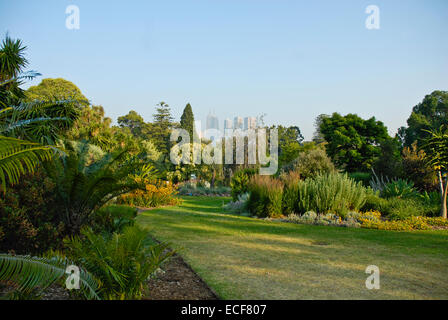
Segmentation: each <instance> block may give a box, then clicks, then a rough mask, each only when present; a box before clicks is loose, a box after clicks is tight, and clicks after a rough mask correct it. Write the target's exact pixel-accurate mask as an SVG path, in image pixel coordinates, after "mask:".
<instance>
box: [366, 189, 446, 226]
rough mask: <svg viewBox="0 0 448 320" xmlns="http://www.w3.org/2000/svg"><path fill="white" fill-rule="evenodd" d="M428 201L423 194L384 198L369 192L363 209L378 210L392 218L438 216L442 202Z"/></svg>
mask: <svg viewBox="0 0 448 320" xmlns="http://www.w3.org/2000/svg"><path fill="white" fill-rule="evenodd" d="M439 199H440V198H439ZM427 201H430V200H425V199H424V198H423V199H422V197H421V196H415V197H413V198H408V199H401V198H396V197H395V198H389V199H383V198H381V197H379V196H378V193H369V194H368V195H367V197H366V202H365V204H364V205H363V206H362V207H361V211H372V210H373V211H378V212H381V213H382V214H383V215H384V216H386V217H388V218H390V219H392V220H403V219H406V218H408V217H410V216H437V215H438V214H439V211H440V207H439V206H440V204H438V203H436V204H431V203H430V202H427ZM432 201H433V200H432Z"/></svg>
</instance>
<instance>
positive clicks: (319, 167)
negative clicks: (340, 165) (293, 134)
mask: <svg viewBox="0 0 448 320" xmlns="http://www.w3.org/2000/svg"><path fill="white" fill-rule="evenodd" d="M283 171H285V172H289V171H296V172H298V173H300V176H301V177H302V178H303V179H306V178H314V177H316V176H318V175H321V174H330V173H335V172H336V169H335V166H334V164H333V162H331V159H330V158H329V157H328V156H327V153H326V152H325V150H323V149H321V148H316V149H311V150H307V151H303V152H301V153H300V154H299V156H298V157H297V159H295V160H294V161H293V162H292V163H291V164H289V165H286V166H285V167H283Z"/></svg>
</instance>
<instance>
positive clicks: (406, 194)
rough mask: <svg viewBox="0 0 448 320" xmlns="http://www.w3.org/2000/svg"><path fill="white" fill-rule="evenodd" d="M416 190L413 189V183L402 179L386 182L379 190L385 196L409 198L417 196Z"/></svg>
mask: <svg viewBox="0 0 448 320" xmlns="http://www.w3.org/2000/svg"><path fill="white" fill-rule="evenodd" d="M417 194H418V193H417V190H415V189H414V183H412V182H408V181H406V180H403V179H398V180H394V181H392V182H389V183H388V184H386V185H385V186H384V188H383V190H382V192H381V195H382V196H383V197H385V198H393V197H397V198H403V199H405V198H411V197H415V196H417Z"/></svg>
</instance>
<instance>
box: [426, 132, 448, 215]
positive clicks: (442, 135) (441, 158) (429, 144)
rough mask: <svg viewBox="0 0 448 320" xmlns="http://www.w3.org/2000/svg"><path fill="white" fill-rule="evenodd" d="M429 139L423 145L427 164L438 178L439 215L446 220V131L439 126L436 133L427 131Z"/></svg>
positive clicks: (447, 165) (447, 175) (447, 191)
mask: <svg viewBox="0 0 448 320" xmlns="http://www.w3.org/2000/svg"><path fill="white" fill-rule="evenodd" d="M429 134H430V136H429V138H428V139H427V141H426V142H425V144H424V149H425V151H426V154H427V158H428V164H429V165H430V166H431V168H433V169H434V171H437V173H438V176H439V185H440V197H441V210H440V215H441V216H442V217H443V218H445V219H447V215H448V214H447V204H446V202H447V198H448V130H447V129H446V128H444V127H443V126H441V127H440V128H439V130H438V131H429Z"/></svg>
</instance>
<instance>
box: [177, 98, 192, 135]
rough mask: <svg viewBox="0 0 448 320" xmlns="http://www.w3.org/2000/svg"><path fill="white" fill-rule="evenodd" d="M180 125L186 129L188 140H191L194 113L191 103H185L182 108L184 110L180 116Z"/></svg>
mask: <svg viewBox="0 0 448 320" xmlns="http://www.w3.org/2000/svg"><path fill="white" fill-rule="evenodd" d="M180 127H181V128H182V129H184V130H187V131H188V133H189V134H190V142H192V141H193V130H194V114H193V109H192V108H191V105H190V104H189V103H187V105H186V106H185V108H184V112H183V113H182V116H181V117H180Z"/></svg>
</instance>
